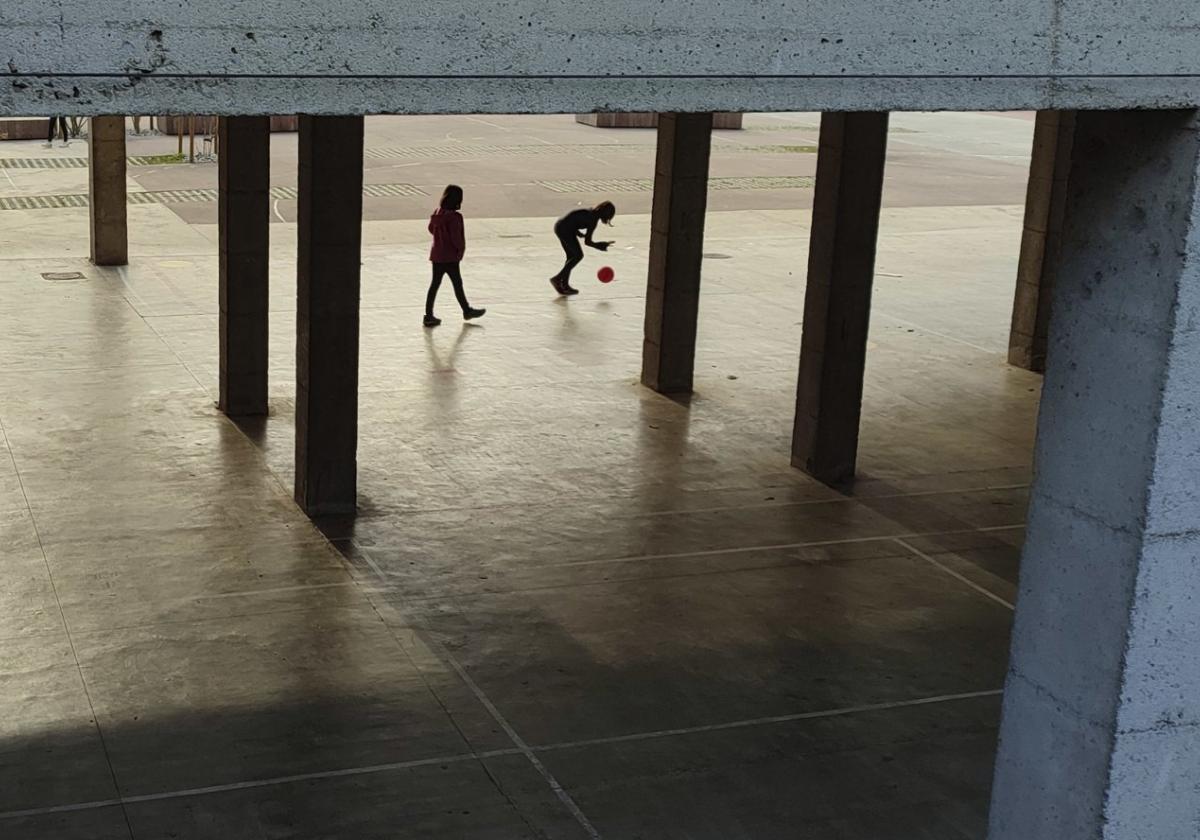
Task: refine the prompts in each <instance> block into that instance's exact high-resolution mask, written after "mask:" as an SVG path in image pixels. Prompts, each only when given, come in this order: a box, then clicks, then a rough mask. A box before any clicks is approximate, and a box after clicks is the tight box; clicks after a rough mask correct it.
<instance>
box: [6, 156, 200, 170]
mask: <svg viewBox="0 0 1200 840" xmlns="http://www.w3.org/2000/svg"><path fill="white" fill-rule="evenodd" d="M184 160H186V158H184V157H182V156H180V155H131V156H129V157H127V158H125V162H126V163H128V164H129V165H130V166H163V165H166V164H175V163H183V162H184ZM87 165H88V159H87V158H85V157H53V158H3V159H0V169H87Z"/></svg>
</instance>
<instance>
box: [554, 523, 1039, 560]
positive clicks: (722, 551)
mask: <svg viewBox="0 0 1200 840" xmlns="http://www.w3.org/2000/svg"><path fill="white" fill-rule="evenodd" d="M1024 527H1025V526H1024V525H995V526H990V527H988V528H963V529H962V530H958V531H930V532H928V533H909V534H901V535H900V536H898V537H897V536H888V535H883V534H881V535H880V536H878V537H849V538H847V539H844V540H818V541H815V542H798V543H775V544H771V545H752V546H746V547H744V548H713V549H708V550H706V551H681V552H678V553H674V554H640V555H637V556H636V557H613V558H608V559H597V560H570V561H567V562H564V563H546V564H544V565H542V566H538V567H537V568H539V569H554V568H561V567H573V566H602V565H604V564H606V563H640V562H642V561H643V560H681V559H684V558H687V557H716V556H721V555H726V554H743V553H745V552H750V551H784V550H787V549H792V548H823V547H825V546H830V545H854V544H856V543H870V542H885V541H888V540H891V541H896V540H899V539H904V538H913V537H937V536H954V535H956V534H974V533H977V532H979V531H1005V530H1011V529H1013V528H1024Z"/></svg>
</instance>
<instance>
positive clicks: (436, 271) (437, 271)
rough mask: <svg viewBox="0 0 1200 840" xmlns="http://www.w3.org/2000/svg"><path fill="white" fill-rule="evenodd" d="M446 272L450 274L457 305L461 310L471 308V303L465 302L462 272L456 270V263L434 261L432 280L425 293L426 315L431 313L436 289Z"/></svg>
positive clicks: (440, 284) (438, 287)
mask: <svg viewBox="0 0 1200 840" xmlns="http://www.w3.org/2000/svg"><path fill="white" fill-rule="evenodd" d="M447 274H449V275H450V282H451V283H452V284H453V285H454V296H455V297H456V298H458V305H459V306H461V307H462V311H463V312H466V311H467V310H468V309H470V308H471V304H469V303H467V293H466V292H464V291H463V281H462V272H461V271H459V270H458V263H456V262H435V263H434V264H433V280H432V281H430V283H429V293H428V294H427V295H425V314H426V315H433V303H434V301H435V300H437V293H438V289H440V288H441V287H442V278H443V277H444V276H445V275H447Z"/></svg>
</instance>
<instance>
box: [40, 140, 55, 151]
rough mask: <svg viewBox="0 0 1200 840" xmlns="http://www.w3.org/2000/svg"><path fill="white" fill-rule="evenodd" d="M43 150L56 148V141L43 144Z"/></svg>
mask: <svg viewBox="0 0 1200 840" xmlns="http://www.w3.org/2000/svg"><path fill="white" fill-rule="evenodd" d="M42 148H43V149H53V148H54V141H53V140H47V141H46V142H45V143H43V144H42Z"/></svg>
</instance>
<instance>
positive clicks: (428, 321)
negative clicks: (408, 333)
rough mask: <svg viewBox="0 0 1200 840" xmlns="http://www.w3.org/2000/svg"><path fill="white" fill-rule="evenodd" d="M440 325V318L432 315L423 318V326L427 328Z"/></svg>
mask: <svg viewBox="0 0 1200 840" xmlns="http://www.w3.org/2000/svg"><path fill="white" fill-rule="evenodd" d="M441 323H442V319H441V318H435V317H433V316H432V315H426V316H425V326H427V327H436V326H438V325H440V324H441Z"/></svg>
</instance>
